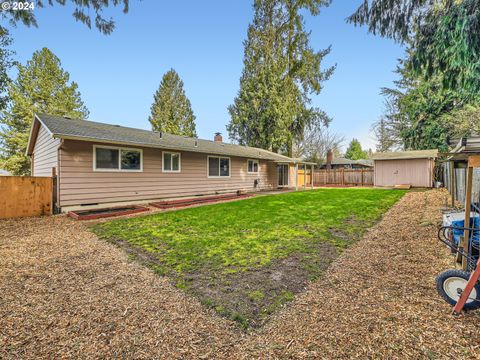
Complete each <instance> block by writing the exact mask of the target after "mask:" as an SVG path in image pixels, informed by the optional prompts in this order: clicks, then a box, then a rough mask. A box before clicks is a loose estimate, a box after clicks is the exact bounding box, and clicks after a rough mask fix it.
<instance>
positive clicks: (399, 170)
mask: <svg viewBox="0 0 480 360" xmlns="http://www.w3.org/2000/svg"><path fill="white" fill-rule="evenodd" d="M432 169H433V161H432V160H431V159H407V160H375V186H394V185H403V184H408V185H411V186H414V187H432V179H433V178H432V176H433V171H432Z"/></svg>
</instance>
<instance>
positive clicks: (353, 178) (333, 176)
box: [313, 169, 373, 186]
mask: <svg viewBox="0 0 480 360" xmlns="http://www.w3.org/2000/svg"><path fill="white" fill-rule="evenodd" d="M313 179H314V180H313V182H314V185H315V186H322V185H342V186H349V185H350V186H352V185H353V186H372V185H373V170H367V169H332V170H315V176H314V178H313Z"/></svg>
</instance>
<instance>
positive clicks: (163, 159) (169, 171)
mask: <svg viewBox="0 0 480 360" xmlns="http://www.w3.org/2000/svg"><path fill="white" fill-rule="evenodd" d="M165 154H171V155H178V170H165ZM171 165H173V163H172V164H171ZM181 171H182V154H181V153H179V152H174V151H162V172H164V173H179V172H181Z"/></svg>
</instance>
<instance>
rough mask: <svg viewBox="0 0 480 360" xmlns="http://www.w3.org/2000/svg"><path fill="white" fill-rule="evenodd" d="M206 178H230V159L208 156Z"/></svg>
mask: <svg viewBox="0 0 480 360" xmlns="http://www.w3.org/2000/svg"><path fill="white" fill-rule="evenodd" d="M207 165H208V177H229V176H230V158H227V157H217V156H208V158H207Z"/></svg>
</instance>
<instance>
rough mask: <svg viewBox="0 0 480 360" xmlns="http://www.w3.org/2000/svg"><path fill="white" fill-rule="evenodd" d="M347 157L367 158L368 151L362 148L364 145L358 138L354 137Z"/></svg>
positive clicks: (354, 158) (353, 158)
mask: <svg viewBox="0 0 480 360" xmlns="http://www.w3.org/2000/svg"><path fill="white" fill-rule="evenodd" d="M345 157H346V158H347V159H352V160H360V159H367V158H368V152H366V151H363V150H362V145H361V144H360V141H358V140H357V139H352V141H350V144H349V145H348V148H347V151H346V152H345Z"/></svg>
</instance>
